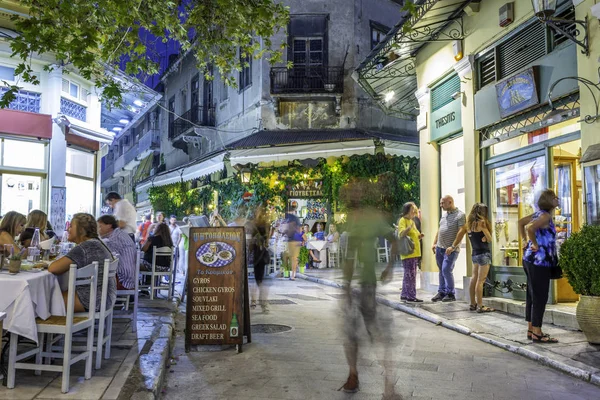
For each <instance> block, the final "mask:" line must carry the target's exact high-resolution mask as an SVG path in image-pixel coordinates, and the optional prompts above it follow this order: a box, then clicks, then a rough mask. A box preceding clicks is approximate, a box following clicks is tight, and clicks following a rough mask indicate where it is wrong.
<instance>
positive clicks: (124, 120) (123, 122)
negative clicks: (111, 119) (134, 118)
mask: <svg viewBox="0 0 600 400" xmlns="http://www.w3.org/2000/svg"><path fill="white" fill-rule="evenodd" d="M119 123H120V124H128V123H129V120H128V119H127V118H121V119H120V120H119Z"/></svg>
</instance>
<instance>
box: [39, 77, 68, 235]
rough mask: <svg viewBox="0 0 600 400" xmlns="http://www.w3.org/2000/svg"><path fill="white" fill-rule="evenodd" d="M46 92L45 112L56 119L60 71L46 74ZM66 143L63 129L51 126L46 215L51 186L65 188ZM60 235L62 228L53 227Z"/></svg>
mask: <svg viewBox="0 0 600 400" xmlns="http://www.w3.org/2000/svg"><path fill="white" fill-rule="evenodd" d="M46 88H47V90H46V91H45V92H44V94H43V95H42V96H43V97H45V98H46V99H47V100H48V101H49V103H46V110H47V111H46V112H48V113H49V114H50V115H52V118H56V117H57V116H58V114H59V113H60V96H61V92H62V69H61V68H59V67H55V69H54V70H53V71H51V72H49V73H48V85H47V86H46ZM66 153H67V142H66V139H65V132H64V131H63V128H61V127H59V126H58V125H57V124H55V123H53V124H52V140H50V162H49V168H48V191H47V193H48V198H47V199H46V200H47V204H48V215H50V214H51V213H52V210H51V209H50V205H51V199H50V194H51V193H52V186H65V173H66V169H67V165H66ZM54 228H55V230H57V231H58V232H59V234H60V232H61V231H62V229H64V227H54Z"/></svg>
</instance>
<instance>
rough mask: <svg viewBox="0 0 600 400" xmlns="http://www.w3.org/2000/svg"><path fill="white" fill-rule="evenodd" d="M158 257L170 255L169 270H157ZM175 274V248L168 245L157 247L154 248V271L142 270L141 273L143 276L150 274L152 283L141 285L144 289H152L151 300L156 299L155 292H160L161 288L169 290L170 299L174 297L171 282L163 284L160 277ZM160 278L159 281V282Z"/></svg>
mask: <svg viewBox="0 0 600 400" xmlns="http://www.w3.org/2000/svg"><path fill="white" fill-rule="evenodd" d="M156 257H169V259H170V261H169V270H168V271H164V272H161V271H157V270H156ZM172 274H173V249H172V248H171V247H168V246H164V247H160V248H159V247H156V246H154V247H153V248H152V271H140V275H142V276H150V277H151V279H150V285H141V286H140V288H142V289H149V290H150V300H154V292H159V291H161V290H168V292H169V299H171V298H172V297H173V290H172V286H171V284H170V283H167V284H163V283H162V282H160V278H161V277H163V276H165V277H169V276H171V275H172ZM157 280H158V283H157Z"/></svg>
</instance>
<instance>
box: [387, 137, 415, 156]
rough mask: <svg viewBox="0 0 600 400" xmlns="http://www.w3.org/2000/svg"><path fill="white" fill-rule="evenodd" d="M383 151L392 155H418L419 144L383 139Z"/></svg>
mask: <svg viewBox="0 0 600 400" xmlns="http://www.w3.org/2000/svg"><path fill="white" fill-rule="evenodd" d="M383 151H384V152H385V154H389V155H392V156H408V157H417V158H419V157H420V153H419V146H418V145H414V144H408V143H398V142H392V141H389V140H385V141H384V144H383Z"/></svg>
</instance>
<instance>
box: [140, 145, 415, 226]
mask: <svg viewBox="0 0 600 400" xmlns="http://www.w3.org/2000/svg"><path fill="white" fill-rule="evenodd" d="M352 177H356V178H366V179H370V180H371V179H372V180H373V181H379V186H380V187H381V188H383V191H382V193H379V194H377V196H378V197H377V198H374V199H373V202H372V203H373V205H374V206H376V207H378V208H380V209H382V210H384V211H386V212H388V213H390V214H391V215H392V216H398V215H399V213H400V210H401V208H402V205H403V204H404V203H405V202H407V201H414V202H416V203H417V204H419V203H420V199H419V159H418V158H415V157H405V156H385V155H383V154H378V155H370V154H365V155H360V156H352V157H346V158H340V159H337V160H336V161H335V162H333V163H327V162H326V161H325V160H322V161H321V162H320V163H319V164H317V165H316V166H314V167H307V166H304V165H301V164H299V163H298V164H294V165H288V166H284V167H272V168H259V167H255V168H253V169H252V170H251V178H250V182H249V183H242V182H240V180H239V177H235V178H230V179H226V180H222V181H219V182H211V183H210V184H208V185H207V186H204V187H203V188H199V189H190V186H189V184H188V183H183V182H180V183H174V184H171V185H166V186H158V187H152V188H150V189H149V192H148V194H149V199H150V202H151V203H152V206H153V208H154V209H155V210H161V211H164V212H166V213H167V214H175V215H177V217H178V218H182V217H184V216H185V215H189V214H191V213H196V214H199V213H205V214H208V213H210V212H211V211H212V209H214V207H215V206H218V208H219V212H220V214H221V215H222V216H223V218H224V219H225V220H230V219H233V218H234V217H235V216H236V214H237V210H238V208H239V207H240V205H242V204H243V203H244V201H243V199H242V197H243V195H244V193H245V192H250V193H252V194H253V197H252V199H251V200H250V204H249V206H250V207H252V206H253V205H256V204H258V203H262V202H264V201H267V200H270V201H273V200H274V199H275V198H280V199H281V200H282V201H281V202H280V204H282V206H280V208H281V209H280V210H279V211H284V210H283V207H285V204H287V200H288V198H287V191H288V190H289V189H290V188H291V187H292V186H294V185H296V184H298V183H300V182H302V181H306V180H320V181H322V183H323V185H322V190H323V197H324V200H326V201H327V202H328V203H329V204H330V206H331V207H332V209H333V210H337V211H339V210H343V209H344V206H345V205H344V204H343V202H342V201H341V199H340V197H339V191H340V188H341V187H342V186H343V185H344V184H345V183H347V182H348V181H349V179H350V178H352ZM214 191H217V192H218V193H219V200H218V204H213V193H214Z"/></svg>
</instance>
